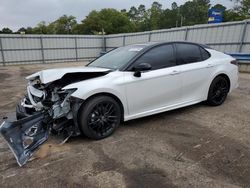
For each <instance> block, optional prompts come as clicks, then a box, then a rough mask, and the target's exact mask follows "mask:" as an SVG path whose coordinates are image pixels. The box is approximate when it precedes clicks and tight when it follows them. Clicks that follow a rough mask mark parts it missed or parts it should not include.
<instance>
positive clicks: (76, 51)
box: [75, 37, 78, 61]
mask: <svg viewBox="0 0 250 188" xmlns="http://www.w3.org/2000/svg"><path fill="white" fill-rule="evenodd" d="M75 53H76V61H78V49H77V37H75Z"/></svg>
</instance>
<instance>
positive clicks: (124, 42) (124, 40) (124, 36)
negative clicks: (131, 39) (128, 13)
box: [123, 35, 126, 46]
mask: <svg viewBox="0 0 250 188" xmlns="http://www.w3.org/2000/svg"><path fill="white" fill-rule="evenodd" d="M125 44H126V35H123V46H125Z"/></svg>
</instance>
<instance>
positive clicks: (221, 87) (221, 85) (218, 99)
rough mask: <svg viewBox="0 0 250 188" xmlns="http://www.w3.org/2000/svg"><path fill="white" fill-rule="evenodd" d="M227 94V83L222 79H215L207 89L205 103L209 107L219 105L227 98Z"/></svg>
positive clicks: (220, 77)
mask: <svg viewBox="0 0 250 188" xmlns="http://www.w3.org/2000/svg"><path fill="white" fill-rule="evenodd" d="M228 92H229V83H228V81H227V80H226V79H225V78H224V77H222V76H218V77H216V78H215V79H214V80H213V81H212V83H211V85H210V88H209V92H208V98H207V103H208V104H209V105H211V106H219V105H221V104H222V103H223V102H224V101H225V100H226V98H227V94H228Z"/></svg>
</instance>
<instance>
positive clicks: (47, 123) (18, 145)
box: [0, 112, 51, 166]
mask: <svg viewBox="0 0 250 188" xmlns="http://www.w3.org/2000/svg"><path fill="white" fill-rule="evenodd" d="M50 127H51V118H50V116H49V115H48V114H47V113H46V112H44V113H37V114H35V115H32V116H30V117H26V118H23V119H21V120H17V121H14V122H8V121H5V122H3V123H2V125H1V127H0V133H1V134H2V136H3V138H4V139H5V140H6V141H7V144H8V146H9V147H10V149H11V151H12V152H13V154H14V156H15V158H16V160H17V163H18V164H19V165H20V166H22V165H24V164H25V163H26V162H27V161H28V160H29V158H30V157H31V156H32V154H33V153H34V152H35V151H36V150H37V149H38V147H39V146H40V145H42V144H43V143H44V142H45V141H46V140H47V139H48V135H49V130H50Z"/></svg>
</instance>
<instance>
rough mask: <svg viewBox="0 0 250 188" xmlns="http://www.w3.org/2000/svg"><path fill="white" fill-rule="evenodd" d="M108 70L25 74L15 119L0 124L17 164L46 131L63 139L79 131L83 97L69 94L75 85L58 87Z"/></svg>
mask: <svg viewBox="0 0 250 188" xmlns="http://www.w3.org/2000/svg"><path fill="white" fill-rule="evenodd" d="M48 71H50V70H48ZM108 73H109V71H100V72H69V73H61V74H59V76H58V77H57V78H55V79H54V80H49V79H47V78H48V77H46V76H48V75H46V74H45V73H43V74H41V73H39V72H38V73H35V74H33V75H31V76H28V77H27V78H26V79H28V84H27V94H26V95H25V97H24V98H23V99H22V100H21V101H20V102H19V104H18V105H17V107H16V118H17V121H14V122H9V121H8V120H7V121H5V122H4V123H3V124H2V125H1V127H0V132H1V134H2V136H3V137H4V139H5V140H6V141H7V143H8V146H9V147H10V149H11V150H12V152H13V154H14V155H15V157H16V160H17V162H18V164H19V165H20V166H22V165H24V164H25V163H26V162H27V161H28V160H29V158H30V157H31V156H32V154H33V153H34V152H35V151H36V150H37V149H38V147H39V146H40V145H41V144H43V143H44V142H45V141H46V140H47V139H48V135H49V134H50V133H53V134H57V135H61V136H62V137H63V140H64V141H66V140H67V139H68V138H69V137H71V136H77V135H80V134H81V131H80V130H79V127H78V123H77V121H78V119H77V112H78V110H79V108H80V107H81V105H82V103H83V102H84V101H83V100H82V99H79V98H75V97H72V96H71V94H72V93H73V92H74V91H76V90H77V89H68V90H63V89H62V88H63V87H65V86H67V85H69V84H72V83H76V82H81V81H84V80H87V79H92V78H96V77H100V76H104V75H106V74H108ZM57 75H58V74H57ZM52 76H53V75H52ZM50 78H51V76H50Z"/></svg>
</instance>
